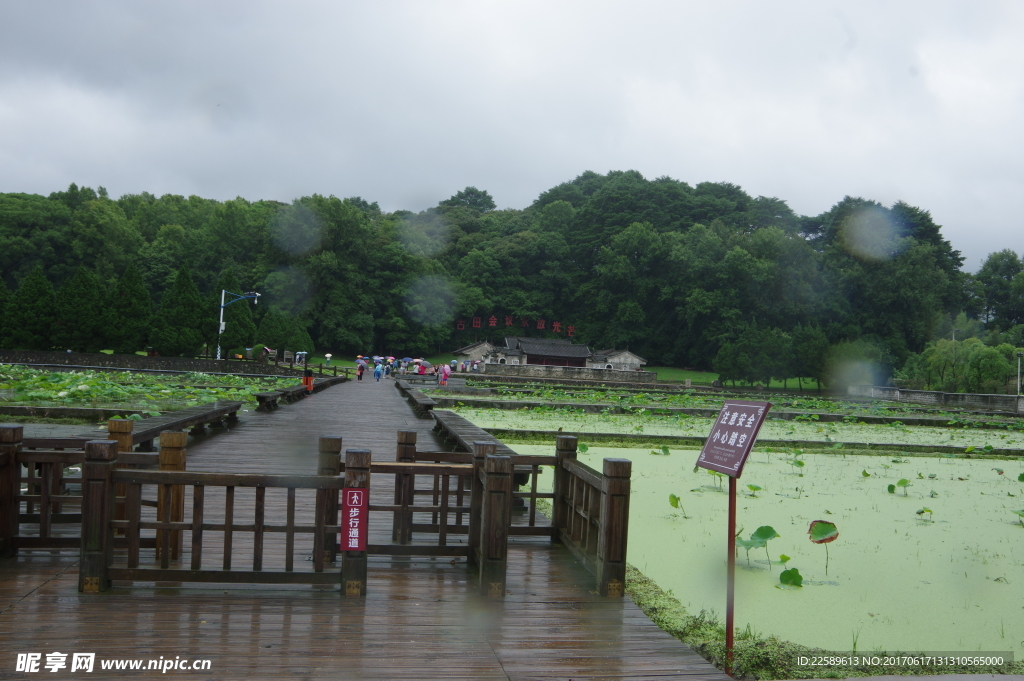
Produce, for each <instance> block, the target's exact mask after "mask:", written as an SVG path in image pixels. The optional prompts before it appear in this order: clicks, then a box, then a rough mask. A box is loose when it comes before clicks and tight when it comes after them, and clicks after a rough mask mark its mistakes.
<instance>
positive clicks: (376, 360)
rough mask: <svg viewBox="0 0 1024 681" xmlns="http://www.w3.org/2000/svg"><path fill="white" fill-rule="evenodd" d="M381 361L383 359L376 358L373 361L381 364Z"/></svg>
mask: <svg viewBox="0 0 1024 681" xmlns="http://www.w3.org/2000/svg"><path fill="white" fill-rule="evenodd" d="M381 361H382V360H380V359H375V360H373V363H374V364H380V363H381Z"/></svg>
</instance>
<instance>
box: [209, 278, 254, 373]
mask: <svg viewBox="0 0 1024 681" xmlns="http://www.w3.org/2000/svg"><path fill="white" fill-rule="evenodd" d="M227 296H234V298H232V299H231V300H229V301H228V302H226V303H225V302H224V298H225V297H227ZM249 298H252V299H253V301H254V302H253V304H254V305H259V304H260V294H258V293H256V292H255V291H247V292H245V293H232V292H231V291H227V290H225V289H221V292H220V326H219V327H217V359H220V336H221V334H222V333H224V308H225V307H227V306H228V305H230V304H231V303H237V302H238V301H239V300H247V299H249Z"/></svg>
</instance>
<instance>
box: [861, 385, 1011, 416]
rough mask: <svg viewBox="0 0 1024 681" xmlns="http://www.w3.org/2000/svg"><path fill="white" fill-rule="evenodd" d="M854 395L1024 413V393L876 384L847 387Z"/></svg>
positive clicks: (910, 402) (893, 400)
mask: <svg viewBox="0 0 1024 681" xmlns="http://www.w3.org/2000/svg"><path fill="white" fill-rule="evenodd" d="M847 395H848V396H850V397H865V398H868V399H872V400H890V401H892V402H906V403H908V404H927V405H931V406H936V407H951V408H954V409H984V410H988V411H1009V412H1013V413H1015V414H1024V396H1022V397H1018V396H1017V395H983V394H976V393H942V392H935V391H930V390H904V389H902V388H889V387H881V386H873V385H851V386H850V387H849V388H848V389H847Z"/></svg>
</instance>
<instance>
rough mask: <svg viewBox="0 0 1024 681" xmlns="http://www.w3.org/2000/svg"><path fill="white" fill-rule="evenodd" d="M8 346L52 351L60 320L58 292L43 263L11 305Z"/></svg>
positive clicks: (6, 338)
mask: <svg viewBox="0 0 1024 681" xmlns="http://www.w3.org/2000/svg"><path fill="white" fill-rule="evenodd" d="M4 316H5V318H6V321H5V324H4V331H5V334H6V335H5V337H4V347H7V348H11V349H13V350H50V349H52V348H53V329H54V325H55V322H56V295H55V294H54V291H53V285H52V284H51V283H50V280H49V279H47V278H46V275H44V274H43V267H42V265H36V267H35V269H33V270H32V272H31V273H30V274H29V275H28V276H27V277H25V279H24V280H22V282H21V286H19V287H18V291H17V292H16V293H15V294H14V297H13V298H12V299H11V301H10V302H9V303H8V305H7V314H6V315H4Z"/></svg>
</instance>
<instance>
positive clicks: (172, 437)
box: [160, 430, 188, 448]
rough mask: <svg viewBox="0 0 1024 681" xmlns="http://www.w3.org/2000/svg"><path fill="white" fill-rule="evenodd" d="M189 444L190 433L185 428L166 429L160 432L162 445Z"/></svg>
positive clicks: (178, 445) (176, 445)
mask: <svg viewBox="0 0 1024 681" xmlns="http://www.w3.org/2000/svg"><path fill="white" fill-rule="evenodd" d="M186 444H188V433H186V432H185V431H183V430H165V431H164V432H162V433H160V447H161V448H163V447H178V448H181V447H184V446H185V445H186Z"/></svg>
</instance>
